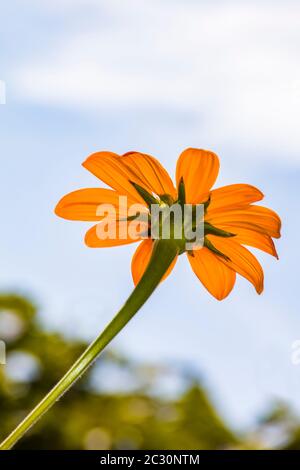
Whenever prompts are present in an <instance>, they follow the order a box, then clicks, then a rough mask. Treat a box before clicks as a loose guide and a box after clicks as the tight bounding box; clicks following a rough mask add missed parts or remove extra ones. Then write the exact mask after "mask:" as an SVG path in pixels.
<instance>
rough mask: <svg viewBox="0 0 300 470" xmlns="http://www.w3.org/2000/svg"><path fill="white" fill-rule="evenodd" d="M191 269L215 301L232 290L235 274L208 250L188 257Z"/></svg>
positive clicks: (196, 251) (197, 251)
mask: <svg viewBox="0 0 300 470" xmlns="http://www.w3.org/2000/svg"><path fill="white" fill-rule="evenodd" d="M188 259H189V262H190V264H191V267H192V269H193V271H194V273H195V274H196V276H197V277H198V278H199V279H200V281H201V282H202V284H203V285H204V287H205V288H206V289H207V290H208V291H209V292H210V293H211V294H212V295H213V296H214V297H215V298H216V299H217V300H223V299H225V297H227V296H228V294H230V292H231V291H232V289H233V286H234V283H235V278H236V274H235V271H234V270H232V269H230V268H229V267H228V266H226V264H224V263H222V262H221V261H220V259H219V258H218V256H216V255H215V254H214V253H212V252H211V251H210V250H209V249H208V248H206V247H203V248H201V249H200V250H195V251H194V252H193V255H191V254H189V255H188Z"/></svg>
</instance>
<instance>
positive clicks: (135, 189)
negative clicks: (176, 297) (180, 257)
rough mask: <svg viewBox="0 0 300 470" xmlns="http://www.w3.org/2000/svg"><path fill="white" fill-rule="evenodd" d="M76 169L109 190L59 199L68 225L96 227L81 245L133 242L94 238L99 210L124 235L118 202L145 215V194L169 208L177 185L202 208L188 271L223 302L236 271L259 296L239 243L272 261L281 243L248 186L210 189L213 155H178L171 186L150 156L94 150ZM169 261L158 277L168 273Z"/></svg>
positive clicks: (147, 252)
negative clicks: (105, 207) (106, 211)
mask: <svg viewBox="0 0 300 470" xmlns="http://www.w3.org/2000/svg"><path fill="white" fill-rule="evenodd" d="M83 166H84V167H85V168H86V169H88V170H89V171H90V172H91V173H93V174H94V175H95V176H97V177H98V178H99V179H100V180H102V181H103V182H104V183H105V184H107V185H108V186H110V187H111V188H112V189H104V188H92V189H80V190H78V191H75V192H72V193H70V194H68V195H66V196H65V197H63V198H62V199H61V201H60V202H59V203H58V205H57V207H56V209H55V212H56V214H57V215H58V216H60V217H63V218H65V219H69V220H83V221H97V222H98V224H97V225H94V226H93V227H92V228H91V229H90V230H89V231H88V232H87V233H86V236H85V243H86V244H87V246H89V247H105V246H113V245H120V244H126V243H132V242H135V241H137V239H132V237H130V236H129V235H128V233H127V236H126V237H125V238H120V237H118V236H117V237H116V238H114V239H111V238H106V239H101V238H99V237H98V236H97V227H98V226H99V224H101V219H103V215H99V213H98V207H99V206H100V205H101V204H111V205H112V206H113V207H114V208H115V211H116V216H115V217H116V223H117V225H118V227H120V226H124V227H125V232H126V230H127V227H128V225H129V222H128V218H127V214H125V213H124V211H123V210H122V208H121V207H120V205H119V196H127V198H128V206H130V205H132V204H137V203H138V204H141V205H143V207H144V210H145V213H148V212H149V205H148V201H147V198H146V197H144V195H148V196H149V197H152V198H153V197H154V198H155V199H154V200H156V201H158V202H160V203H161V202H162V201H163V202H164V203H167V204H169V205H171V204H173V203H175V202H177V201H178V200H179V199H180V190H181V185H183V188H184V193H185V203H187V204H192V205H193V204H195V205H196V204H205V215H204V222H205V223H204V235H205V236H204V246H203V248H202V249H194V250H193V249H192V250H189V251H187V256H188V260H189V262H190V264H191V267H192V269H193V271H194V273H195V274H196V276H197V277H198V278H199V279H200V281H201V282H202V284H203V285H204V286H205V287H206V289H207V290H208V291H209V292H210V293H211V294H212V295H213V296H214V297H215V298H216V299H218V300H222V299H224V298H225V297H227V295H228V294H229V293H230V292H231V290H232V288H233V286H234V283H235V279H236V273H238V274H240V275H241V276H243V277H245V278H246V279H248V280H249V281H250V282H251V283H252V284H253V285H254V287H255V289H256V291H257V292H258V293H259V294H260V293H261V292H262V291H263V281H264V274H263V270H262V267H261V265H260V264H259V262H258V261H257V259H256V258H255V257H254V256H253V255H252V254H251V253H250V251H249V250H248V249H247V248H245V247H244V246H243V245H247V246H252V247H254V248H259V249H260V250H263V251H265V252H266V253H269V254H271V255H273V256H275V257H276V258H278V256H277V253H276V249H275V246H274V243H273V240H272V238H279V237H280V225H281V222H280V218H279V217H278V215H277V214H276V213H275V212H274V211H272V210H270V209H267V208H266V207H262V206H257V205H253V203H254V202H257V201H260V200H261V199H262V198H263V194H262V193H261V191H259V190H258V189H257V188H255V187H254V186H250V185H248V184H233V185H229V186H223V187H221V188H218V189H213V190H212V189H211V188H212V186H213V185H214V183H215V181H216V178H217V176H218V172H219V158H218V156H217V155H216V154H215V153H213V152H211V151H207V150H199V149H187V150H185V151H184V152H182V154H181V155H180V156H179V159H178V162H177V168H176V181H177V188H175V186H174V185H173V182H172V180H171V178H170V176H169V175H168V173H167V171H166V170H165V169H164V168H163V167H162V165H161V164H160V163H159V162H158V161H157V160H156V159H155V158H153V157H151V156H149V155H146V154H142V153H138V152H129V153H126V154H125V155H122V156H119V155H117V154H115V153H112V152H97V153H94V154H92V155H91V156H90V157H88V158H87V160H86V161H85V162H84V163H83ZM145 228H146V231H144V233H143V235H141V236H140V237H139V240H141V244H140V245H139V246H138V248H137V250H136V252H135V254H134V256H133V259H132V266H131V268H132V277H133V280H134V283H135V284H137V283H138V282H139V280H140V279H141V277H142V275H143V273H144V272H145V269H146V267H147V265H148V262H149V260H150V257H151V253H152V250H153V245H154V241H153V240H152V239H151V238H150V232H149V231H148V230H147V228H148V225H147V226H146V227H145ZM118 233H119V232H118ZM145 233H146V234H147V235H146V236H148V238H146V239H145ZM148 234H149V235H148ZM183 251H185V250H180V251H179V254H181V252H183ZM176 260H177V258H176V259H175V260H174V262H173V263H172V264H171V266H170V268H169V269H168V271H167V273H166V274H165V276H164V277H166V276H167V275H168V274H169V273H170V272H171V271H172V269H173V267H174V265H175V263H176Z"/></svg>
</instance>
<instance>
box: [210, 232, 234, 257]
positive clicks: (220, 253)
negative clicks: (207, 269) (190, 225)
mask: <svg viewBox="0 0 300 470" xmlns="http://www.w3.org/2000/svg"><path fill="white" fill-rule="evenodd" d="M204 246H205V247H206V248H208V249H209V250H210V251H212V252H213V253H215V254H216V255H218V256H220V257H221V258H224V259H225V260H226V261H231V260H230V258H229V257H228V256H226V255H224V253H222V251H220V250H218V249H217V248H216V247H215V246H214V245H213V244H212V242H211V241H210V240H208V239H207V238H206V237H205V238H204Z"/></svg>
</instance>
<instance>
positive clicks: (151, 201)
mask: <svg viewBox="0 0 300 470" xmlns="http://www.w3.org/2000/svg"><path fill="white" fill-rule="evenodd" d="M129 182H130V183H131V184H132V186H133V187H134V189H135V190H136V191H137V192H138V193H139V195H140V196H141V197H142V198H143V199H144V201H145V202H146V203H147V204H148V206H149V207H150V206H151V204H158V203H159V200H158V199H156V198H155V197H154V196H153V194H150V193H149V192H148V191H147V190H146V189H144V188H142V186H140V185H139V184H137V183H134V182H133V181H129Z"/></svg>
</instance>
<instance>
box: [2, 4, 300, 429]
mask: <svg viewBox="0 0 300 470" xmlns="http://www.w3.org/2000/svg"><path fill="white" fill-rule="evenodd" d="M299 16H300V6H299V3H298V2H296V1H291V0H288V1H286V2H276V1H275V2H274V1H273V2H271V1H267V0H263V1H259V2H258V0H257V1H250V0H249V1H245V2H238V1H217V0H215V1H208V0H206V1H203V2H196V1H192V0H189V1H187V0H185V1H183V0H182V1H181V0H177V1H171V0H166V1H164V2H161V1H158V0H151V1H150V0H143V1H142V0H123V1H121V0H119V1H117V0H109V1H108V0H103V1H101V0H98V1H96V0H84V1H83V0H72V1H71V0H60V1H58V0H52V1H50V0H47V1H46V0H45V1H44V2H38V1H34V0H28V1H27V2H26V3H25V2H22V1H21V0H20V1H18V0H12V1H11V2H9V3H8V2H6V4H5V5H4V6H2V18H5V21H2V24H1V33H0V41H1V49H0V59H1V62H0V64H1V67H0V79H1V80H4V81H5V83H6V90H7V96H6V101H7V102H6V105H0V120H1V125H0V158H1V185H0V201H1V202H0V204H1V214H2V220H3V222H2V233H1V244H0V257H1V265H2V269H1V270H0V287H1V289H17V290H22V291H24V292H26V293H29V294H31V295H32V296H33V297H35V298H37V299H38V302H39V303H40V305H41V306H42V318H43V321H44V322H45V323H46V325H47V326H48V327H49V328H54V327H55V328H59V329H61V330H62V331H65V332H67V333H68V334H72V335H76V336H84V337H85V338H92V337H94V336H95V334H96V333H97V332H98V331H100V330H101V328H102V327H103V326H104V325H105V324H106V322H107V321H108V320H109V319H110V318H111V317H112V316H113V314H114V313H115V312H116V311H117V310H118V308H119V307H120V305H121V304H122V303H123V302H124V301H125V299H126V297H127V296H128V295H129V293H130V291H131V289H132V281H131V275H130V260H131V256H132V253H133V251H134V249H135V247H134V246H133V245H132V246H128V247H119V248H115V249H106V250H92V249H88V248H86V247H85V246H84V244H83V242H82V240H83V236H84V233H85V230H86V229H87V228H88V227H89V224H85V223H75V222H74V223H71V222H66V221H63V220H60V219H58V218H56V217H55V216H54V214H53V207H54V206H55V204H56V202H57V201H58V200H59V198H60V197H61V196H62V195H64V194H65V193H67V192H69V191H72V190H74V189H77V188H80V187H88V186H95V185H97V180H96V179H95V178H94V177H93V176H92V175H91V174H89V173H88V172H87V171H86V170H84V169H83V168H82V167H81V162H82V161H83V160H84V159H85V158H86V156H87V155H89V154H90V153H92V152H94V151H96V150H104V149H109V150H112V151H115V152H117V153H124V152H126V151H128V150H141V151H144V152H147V153H150V154H153V155H154V156H156V157H157V158H159V159H160V160H161V161H162V162H163V164H164V165H165V166H166V168H167V169H168V170H169V171H170V173H171V174H174V169H175V164H176V159H177V156H178V155H179V153H180V152H181V151H182V150H183V149H184V148H186V147H191V146H193V147H199V148H210V149H212V150H213V151H215V152H216V153H218V155H219V156H220V159H221V171H220V176H219V179H218V181H217V186H219V185H223V184H228V183H235V182H245V183H250V184H254V185H256V186H258V187H259V188H260V189H261V190H262V191H263V192H264V194H265V195H266V200H265V204H266V205H267V206H270V207H272V208H273V209H275V210H276V211H277V212H278V213H279V214H280V215H281V217H282V220H283V231H282V232H283V237H282V239H281V240H280V241H279V242H278V251H279V256H280V260H279V262H277V261H276V260H274V259H270V258H269V257H268V256H267V255H264V254H261V253H258V257H259V259H260V261H261V262H262V264H263V266H264V269H265V277H266V281H265V292H264V293H263V294H262V295H261V296H257V295H256V293H255V291H254V289H253V288H252V286H251V285H250V284H248V283H247V282H246V281H244V280H243V279H239V280H238V282H237V285H236V288H235V290H234V292H233V294H232V295H231V296H230V297H229V298H228V299H227V300H225V301H223V302H221V303H219V302H217V301H215V300H214V299H213V298H211V297H210V296H209V294H207V292H206V291H205V290H204V288H203V287H202V286H201V285H200V283H199V281H198V280H197V279H196V278H195V276H194V274H193V273H192V272H191V270H190V267H189V265H188V263H187V262H186V260H185V259H184V257H181V259H180V262H179V263H178V265H177V266H176V269H175V271H174V272H173V275H172V276H170V278H169V279H168V280H167V281H166V282H165V283H164V284H163V285H161V286H160V287H159V289H158V291H157V292H156V293H155V294H154V295H153V297H152V298H151V299H150V301H148V303H147V305H145V307H144V308H143V309H142V310H141V311H140V312H139V314H138V315H137V316H136V317H135V318H134V320H133V321H132V322H131V324H130V325H129V326H128V327H127V328H126V330H125V331H124V332H123V333H122V334H121V335H120V337H119V338H118V339H117V340H116V341H115V342H114V346H115V347H117V348H118V349H119V350H121V351H123V352H124V353H125V354H127V355H129V356H131V357H134V358H135V359H140V360H147V361H165V362H168V363H171V364H173V363H179V364H183V366H184V367H186V368H189V369H192V370H195V371H198V372H199V374H201V377H203V378H204V381H205V384H206V385H207V387H208V388H209V389H210V390H212V393H213V397H214V399H215V402H216V403H217V404H218V405H219V408H220V409H221V411H222V413H223V414H224V416H226V417H227V418H228V419H229V420H230V421H231V422H232V423H233V424H234V425H235V426H237V427H243V426H245V425H247V424H249V423H252V422H253V421H254V419H255V417H256V416H257V415H258V414H259V413H260V412H261V411H262V410H263V409H264V406H265V405H266V404H267V403H268V402H269V400H271V399H276V398H282V399H286V400H288V401H289V402H290V403H291V404H292V405H293V406H294V407H295V409H296V410H298V412H300V394H299V387H300V367H299V366H298V367H297V366H295V365H292V363H291V359H290V356H291V345H292V342H293V341H295V340H297V339H300V315H299V307H298V303H299V302H298V299H297V295H296V294H297V288H298V282H297V281H298V262H299V253H298V250H297V242H298V234H299V230H300V224H299V220H298V219H297V201H298V198H299V176H300V157H299V148H300V133H299V130H298V125H299V124H298V123H299V118H300V111H299V109H300V107H299V104H300V65H299V60H298V57H299V45H300V31H299V27H298V25H299Z"/></svg>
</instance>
